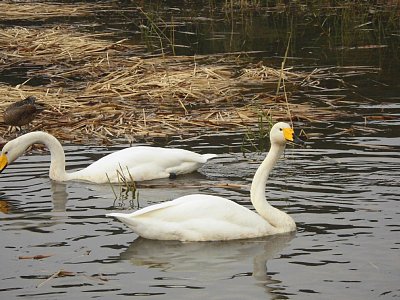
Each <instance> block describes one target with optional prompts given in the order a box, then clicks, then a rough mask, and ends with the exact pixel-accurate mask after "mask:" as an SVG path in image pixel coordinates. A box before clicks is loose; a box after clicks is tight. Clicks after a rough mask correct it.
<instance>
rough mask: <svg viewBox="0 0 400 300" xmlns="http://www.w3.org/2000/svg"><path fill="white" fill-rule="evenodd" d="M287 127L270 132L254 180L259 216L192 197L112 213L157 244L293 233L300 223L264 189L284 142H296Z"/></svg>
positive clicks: (200, 196) (209, 198)
mask: <svg viewBox="0 0 400 300" xmlns="http://www.w3.org/2000/svg"><path fill="white" fill-rule="evenodd" d="M295 139H296V137H295V136H294V132H293V129H292V128H290V126H289V125H288V124H286V123H283V122H279V123H277V124H275V125H274V126H273V127H272V129H271V133H270V140H271V149H270V151H269V152H268V155H267V157H266V158H265V159H264V161H263V162H262V163H261V165H260V166H259V168H258V169H257V172H256V174H255V175H254V178H253V182H252V185H251V190H250V195H251V202H252V204H253V206H254V208H255V209H256V212H254V211H251V210H249V209H247V208H246V207H243V206H241V205H239V204H237V203H235V202H233V201H230V200H228V199H225V198H222V197H218V196H212V195H203V194H193V195H187V196H183V197H180V198H177V199H175V200H172V201H167V202H163V203H160V204H156V205H152V206H149V207H146V208H143V209H140V210H138V211H135V212H133V213H129V214H126V213H110V214H107V216H109V217H115V218H117V219H118V220H119V221H121V222H123V223H125V224H126V225H127V226H128V227H130V228H131V229H132V230H133V231H135V232H136V233H137V234H138V235H140V236H142V237H144V238H148V239H155V240H179V241H221V240H234V239H245V238H256V237H262V236H267V235H272V234H280V233H286V232H292V231H295V230H296V223H295V222H294V220H293V219H292V218H291V217H290V216H289V215H288V214H286V213H285V212H283V211H280V210H279V209H277V208H275V207H273V206H271V205H270V204H269V203H268V202H267V201H266V198H265V185H266V182H267V179H268V175H269V173H270V172H271V170H272V168H273V166H274V165H275V163H276V162H277V160H278V159H279V158H280V156H281V155H282V153H283V151H284V149H285V145H286V141H295Z"/></svg>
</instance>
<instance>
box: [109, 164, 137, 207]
mask: <svg viewBox="0 0 400 300" xmlns="http://www.w3.org/2000/svg"><path fill="white" fill-rule="evenodd" d="M116 172H117V176H118V185H117V186H118V188H119V190H118V191H116V190H115V189H114V187H115V185H113V184H112V183H111V180H110V178H109V177H108V174H106V176H107V179H108V183H109V184H110V186H111V189H112V191H113V193H114V196H115V199H114V206H119V207H121V208H125V206H126V205H125V203H124V201H125V200H128V199H129V205H128V207H129V208H135V206H136V208H139V191H138V189H137V187H136V183H135V181H134V178H133V177H132V174H131V173H130V172H129V170H128V168H126V173H125V172H124V171H123V169H122V166H121V165H120V166H119V170H116ZM135 200H136V202H137V205H135ZM117 201H119V203H118V204H117V205H116V202H117Z"/></svg>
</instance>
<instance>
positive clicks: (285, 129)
mask: <svg viewBox="0 0 400 300" xmlns="http://www.w3.org/2000/svg"><path fill="white" fill-rule="evenodd" d="M269 138H270V140H271V144H272V145H273V144H275V145H281V146H284V145H286V143H287V142H291V143H295V144H304V142H303V141H302V140H300V139H299V138H298V137H297V136H296V135H295V134H294V130H293V128H292V127H290V125H289V124H287V123H285V122H278V123H276V124H275V125H274V126H272V128H271V132H270V135H269Z"/></svg>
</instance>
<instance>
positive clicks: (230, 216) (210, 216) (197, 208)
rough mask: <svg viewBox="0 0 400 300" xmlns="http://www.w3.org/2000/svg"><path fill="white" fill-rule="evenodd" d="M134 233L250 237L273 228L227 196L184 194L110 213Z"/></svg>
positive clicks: (194, 237) (172, 237)
mask: <svg viewBox="0 0 400 300" xmlns="http://www.w3.org/2000/svg"><path fill="white" fill-rule="evenodd" d="M107 216H110V217H116V218H117V219H118V220H120V221H121V222H123V223H125V224H126V225H127V226H129V227H130V228H131V229H133V230H134V231H135V232H136V233H137V234H138V235H140V236H142V237H145V238H149V239H157V240H181V241H217V240H232V239H244V238H254V237H259V236H264V235H268V234H271V233H272V232H273V230H274V228H273V227H272V226H271V225H270V224H269V223H268V222H267V221H265V220H264V219H263V218H262V217H260V216H259V215H258V214H256V213H255V212H253V211H250V210H249V209H247V208H245V207H243V206H241V205H239V204H237V203H235V202H233V201H230V200H228V199H225V198H222V197H218V196H211V195H202V194H195V195H188V196H183V197H180V198H178V199H175V200H172V201H167V202H163V203H160V204H156V205H152V206H149V207H146V208H144V209H141V210H138V211H136V212H133V213H130V214H124V213H111V214H108V215H107Z"/></svg>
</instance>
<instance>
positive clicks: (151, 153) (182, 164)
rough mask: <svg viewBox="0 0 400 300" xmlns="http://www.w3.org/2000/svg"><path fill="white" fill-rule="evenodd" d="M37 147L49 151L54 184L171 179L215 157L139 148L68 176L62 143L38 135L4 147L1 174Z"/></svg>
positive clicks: (112, 156) (9, 143)
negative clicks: (40, 145)
mask: <svg viewBox="0 0 400 300" xmlns="http://www.w3.org/2000/svg"><path fill="white" fill-rule="evenodd" d="M34 143H40V144H44V145H46V147H47V148H48V149H49V150H50V155H51V164H50V171H49V176H50V178H51V179H53V180H55V181H69V180H83V181H89V182H93V183H107V182H109V181H110V182H113V183H118V182H120V181H121V175H120V174H121V173H123V175H124V177H125V178H126V179H128V180H129V179H130V175H131V176H132V178H133V180H134V181H142V180H151V179H158V178H168V177H169V176H172V175H180V174H186V173H190V172H193V171H195V170H197V169H198V168H199V167H201V166H202V165H203V164H204V163H206V162H207V160H208V159H210V158H213V157H215V156H216V155H215V154H197V153H194V152H191V151H188V150H183V149H172V148H159V147H148V146H138V147H130V148H126V149H122V150H119V151H116V152H113V153H111V154H108V155H106V156H104V157H102V158H101V159H99V160H98V161H95V162H94V163H92V164H91V165H89V166H88V167H86V168H84V169H82V170H80V171H76V172H71V173H67V172H66V171H65V154H64V150H63V148H62V146H61V144H60V142H59V141H58V140H57V139H56V138H55V137H54V136H52V135H51V134H48V133H45V132H42V131H36V132H31V133H27V134H24V135H22V136H20V137H18V138H16V139H14V140H12V141H9V142H8V143H7V144H6V145H4V147H3V150H2V152H1V156H0V172H2V171H3V170H4V169H5V168H6V167H7V165H8V164H10V163H12V162H13V161H14V160H16V159H17V158H18V157H20V156H21V155H23V153H24V152H25V150H26V149H27V148H28V147H29V146H30V145H32V144H34ZM128 171H129V172H128ZM129 174H130V175H129ZM107 176H108V177H107Z"/></svg>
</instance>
